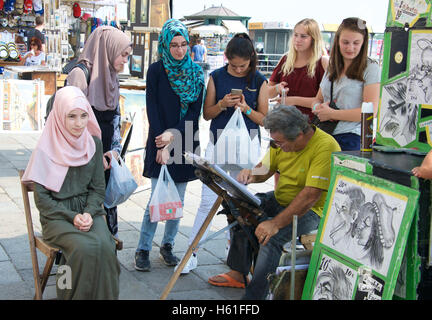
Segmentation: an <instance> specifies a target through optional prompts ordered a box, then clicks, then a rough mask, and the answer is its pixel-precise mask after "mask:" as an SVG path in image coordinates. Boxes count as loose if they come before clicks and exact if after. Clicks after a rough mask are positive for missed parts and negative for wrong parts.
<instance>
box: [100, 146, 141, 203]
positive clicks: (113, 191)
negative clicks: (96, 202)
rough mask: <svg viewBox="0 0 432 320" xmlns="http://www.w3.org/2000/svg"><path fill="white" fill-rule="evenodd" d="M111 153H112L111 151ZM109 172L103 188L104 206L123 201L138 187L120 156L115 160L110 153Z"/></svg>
mask: <svg viewBox="0 0 432 320" xmlns="http://www.w3.org/2000/svg"><path fill="white" fill-rule="evenodd" d="M111 155H112V153H111ZM111 159H112V160H111V172H110V178H109V180H108V184H107V188H106V190H105V201H104V206H105V207H107V208H112V207H115V206H118V205H119V204H121V203H123V202H125V201H126V200H127V199H129V197H130V196H131V194H132V193H133V192H134V191H135V190H136V188H138V185H137V183H136V182H135V179H134V177H133V176H132V173H131V172H130V171H129V169H128V168H127V166H126V164H125V163H124V161H123V159H122V158H119V162H120V163H119V162H117V161H116V160H115V158H114V156H113V155H112V158H111Z"/></svg>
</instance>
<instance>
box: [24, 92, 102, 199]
mask: <svg viewBox="0 0 432 320" xmlns="http://www.w3.org/2000/svg"><path fill="white" fill-rule="evenodd" d="M74 109H81V110H84V111H85V112H87V113H88V115H89V120H88V123H87V128H86V129H85V130H84V131H83V133H82V134H81V136H80V137H75V136H73V135H72V134H70V133H69V131H67V129H66V126H65V121H66V116H67V114H69V112H71V111H72V110H74ZM92 136H96V137H98V138H99V139H100V138H101V131H100V129H99V125H98V123H97V120H96V117H95V115H94V113H93V110H92V108H91V106H90V103H89V102H88V100H87V99H86V97H85V96H84V94H83V93H82V91H81V90H80V89H78V88H77V87H73V86H66V87H64V88H62V89H60V90H58V91H57V92H56V95H55V99H54V104H53V109H52V111H51V112H50V114H49V116H48V119H47V122H46V125H45V128H44V129H43V131H42V134H41V137H40V139H39V141H38V144H37V146H36V148H35V150H34V151H33V153H32V155H31V157H30V160H29V163H28V165H27V168H26V171H25V173H24V175H23V177H22V181H34V182H37V183H39V184H41V185H43V186H44V187H45V188H47V189H49V190H52V191H55V192H59V191H60V188H61V186H62V185H63V181H64V179H65V177H66V174H67V171H68V169H69V167H78V166H83V165H85V164H87V163H88V162H89V161H90V160H91V158H92V157H93V155H94V153H95V152H96V146H95V143H94V140H93V137H92ZM101 161H102V159H101Z"/></svg>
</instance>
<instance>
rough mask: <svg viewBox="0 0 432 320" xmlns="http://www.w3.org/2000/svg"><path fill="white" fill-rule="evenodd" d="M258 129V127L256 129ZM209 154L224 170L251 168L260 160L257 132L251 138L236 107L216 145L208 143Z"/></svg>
mask: <svg viewBox="0 0 432 320" xmlns="http://www.w3.org/2000/svg"><path fill="white" fill-rule="evenodd" d="M257 130H259V129H257ZM212 147H213V148H214V149H213V152H212V151H211V150H209V155H212V156H211V157H212V159H213V161H214V163H215V164H217V165H218V166H220V167H221V168H223V169H225V170H239V169H252V168H253V167H254V166H255V165H256V164H257V163H258V162H259V160H260V155H261V146H260V141H259V136H258V132H257V134H256V135H255V137H254V138H253V139H252V140H251V137H250V135H249V130H248V128H247V127H246V123H245V121H244V119H243V115H242V113H241V110H240V109H239V108H237V109H236V110H235V111H234V113H233V115H232V116H231V119H230V120H229V121H228V123H227V124H226V126H225V128H224V129H223V131H222V133H221V135H220V136H219V138H218V140H217V142H216V145H215V146H213V145H212V144H211V143H209V145H208V148H212Z"/></svg>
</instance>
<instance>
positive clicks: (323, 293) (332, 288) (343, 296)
mask: <svg viewBox="0 0 432 320" xmlns="http://www.w3.org/2000/svg"><path fill="white" fill-rule="evenodd" d="M351 295H352V284H351V282H350V281H349V279H348V278H347V276H346V274H345V272H344V270H343V269H342V268H341V267H339V266H331V267H329V268H328V269H327V271H324V272H321V273H320V274H319V275H318V277H317V281H316V287H315V292H314V296H313V299H314V300H350V299H351Z"/></svg>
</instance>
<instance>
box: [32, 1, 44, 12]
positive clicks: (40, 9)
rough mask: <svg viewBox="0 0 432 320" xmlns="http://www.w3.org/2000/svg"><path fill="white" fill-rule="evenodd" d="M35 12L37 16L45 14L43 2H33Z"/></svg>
mask: <svg viewBox="0 0 432 320" xmlns="http://www.w3.org/2000/svg"><path fill="white" fill-rule="evenodd" d="M33 10H34V12H35V13H36V14H39V15H42V14H44V9H43V1H42V0H33Z"/></svg>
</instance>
